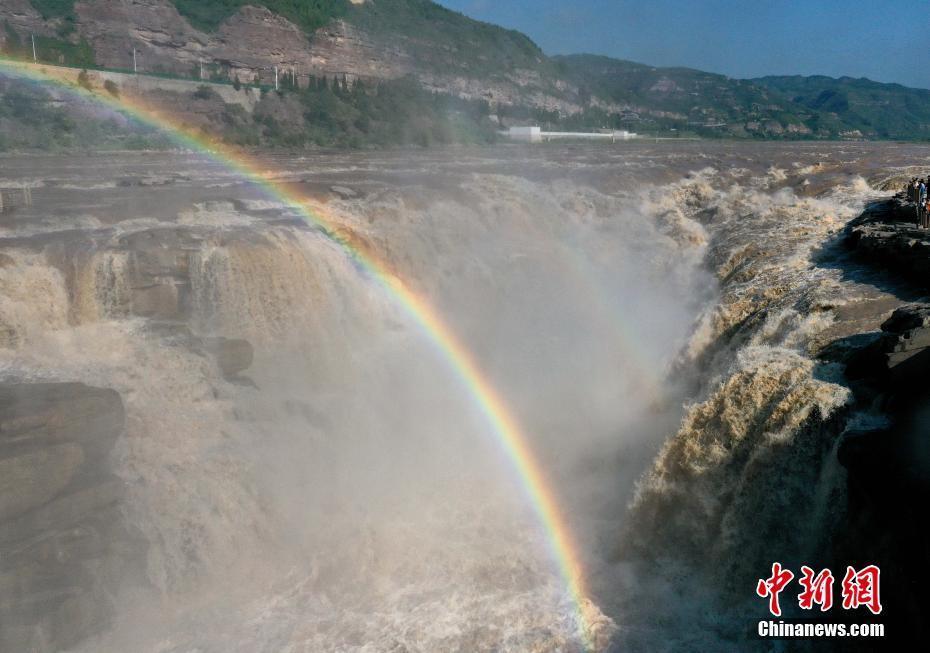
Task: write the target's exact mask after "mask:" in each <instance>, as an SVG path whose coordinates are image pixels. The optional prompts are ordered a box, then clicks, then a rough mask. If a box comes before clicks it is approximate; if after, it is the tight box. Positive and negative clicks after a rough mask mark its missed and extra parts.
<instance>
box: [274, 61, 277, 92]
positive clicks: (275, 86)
mask: <svg viewBox="0 0 930 653" xmlns="http://www.w3.org/2000/svg"><path fill="white" fill-rule="evenodd" d="M274 90H276V91H277V90H278V67H277V66H275V67H274Z"/></svg>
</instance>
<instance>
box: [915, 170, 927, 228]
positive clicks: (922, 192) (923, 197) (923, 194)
mask: <svg viewBox="0 0 930 653" xmlns="http://www.w3.org/2000/svg"><path fill="white" fill-rule="evenodd" d="M926 182H927V180H926V179H921V180H920V183H919V184H918V185H917V224H920V223H921V222H922V221H923V208H924V204H925V203H926V201H927V183H926Z"/></svg>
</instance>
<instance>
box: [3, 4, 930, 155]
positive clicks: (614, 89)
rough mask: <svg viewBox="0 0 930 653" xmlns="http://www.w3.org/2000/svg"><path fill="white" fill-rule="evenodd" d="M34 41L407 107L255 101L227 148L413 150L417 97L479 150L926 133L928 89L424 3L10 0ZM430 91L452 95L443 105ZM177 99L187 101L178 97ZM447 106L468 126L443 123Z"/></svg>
mask: <svg viewBox="0 0 930 653" xmlns="http://www.w3.org/2000/svg"><path fill="white" fill-rule="evenodd" d="M32 35H34V37H35V47H36V54H37V56H38V58H39V60H40V61H45V62H49V63H63V64H66V65H71V66H78V67H85V68H88V69H92V68H97V69H104V70H111V71H112V70H123V71H126V70H132V69H133V67H134V66H137V67H138V70H139V72H142V73H146V74H148V75H155V76H162V77H168V78H182V79H194V80H209V81H213V82H217V83H226V84H229V83H232V82H235V83H236V84H237V85H239V84H242V85H247V86H257V87H262V88H265V89H267V88H268V87H271V86H274V84H275V79H276V77H277V78H278V80H279V83H280V80H281V79H286V80H290V86H289V88H290V89H291V90H304V89H307V88H308V87H309V88H311V89H313V88H316V87H317V85H318V84H319V80H321V79H323V78H325V79H327V80H333V79H334V78H335V79H336V80H337V81H338V82H339V84H349V85H352V84H354V83H355V82H356V81H362V82H363V83H364V85H365V86H366V87H367V88H368V89H373V88H379V87H381V85H382V84H384V83H385V82H386V80H392V81H391V82H390V83H391V84H393V86H392V87H391V88H392V90H391V94H393V96H394V97H399V98H401V100H402V103H403V105H404V107H405V111H406V112H407V115H405V116H403V117H402V120H400V122H398V121H396V120H393V118H392V117H391V115H390V114H391V111H392V109H391V107H392V102H385V103H383V104H382V105H381V107H382V108H381V111H380V114H379V115H380V117H379V116H372V115H369V114H368V113H367V112H369V110H370V109H371V103H369V102H368V101H367V100H366V98H365V96H361V95H359V96H349V95H345V96H344V97H342V98H341V101H342V105H341V106H338V107H334V103H333V101H332V98H329V97H320V98H316V99H307V98H303V100H302V101H301V102H302V104H303V106H302V107H298V106H296V105H295V102H294V101H288V100H285V101H284V102H278V100H276V99H274V98H271V99H268V100H267V101H266V100H265V98H264V95H263V96H262V100H261V101H260V102H258V103H246V105H247V107H248V114H249V115H248V116H245V117H243V116H240V115H229V116H226V118H227V119H225V121H221V120H213V121H212V122H211V120H209V119H207V120H205V125H204V129H205V130H206V131H210V132H211V133H217V134H220V135H224V134H226V133H227V132H229V131H230V130H233V131H235V132H236V135H235V137H234V138H233V140H235V141H236V142H239V141H241V142H244V143H253V144H266V143H267V144H271V143H273V142H277V141H278V140H280V139H278V138H277V137H275V138H270V137H269V136H268V133H273V134H276V135H277V136H280V137H281V139H283V141H285V142H287V143H289V144H291V145H299V144H300V143H301V142H302V141H303V140H306V139H305V138H304V137H303V136H301V134H303V133H304V132H306V131H307V130H308V129H309V130H311V131H315V133H316V134H317V136H315V137H313V138H311V140H313V141H314V142H318V141H320V142H321V143H326V144H340V143H348V142H353V143H365V142H369V141H370V140H371V139H369V138H368V137H367V136H366V134H367V131H366V129H367V126H368V125H375V126H376V127H377V126H378V125H381V126H382V127H384V130H386V131H384V133H383V135H382V136H383V137H379V138H378V139H376V140H377V142H379V143H382V144H387V143H398V142H404V143H406V142H407V140H408V139H409V137H410V136H409V134H410V133H413V132H415V131H417V130H418V129H419V127H416V125H417V124H418V119H417V116H416V115H415V114H416V113H417V111H416V105H417V103H420V102H426V103H427V104H429V107H430V111H431V112H432V113H431V114H430V115H431V117H429V122H430V123H431V127H430V128H429V129H430V130H432V131H433V132H434V134H435V135H436V138H435V139H434V138H432V137H431V138H429V139H426V140H428V141H431V142H432V141H435V140H438V141H439V142H445V141H446V140H448V139H449V138H452V139H453V140H455V139H456V138H457V137H455V136H454V134H470V136H469V138H474V139H477V140H479V141H482V140H487V139H488V138H490V137H491V136H492V135H493V132H494V130H495V129H496V128H497V127H498V125H504V126H507V125H512V124H527V123H537V124H541V125H544V126H549V127H553V128H566V129H596V128H604V127H612V128H622V129H629V130H631V131H636V132H641V133H648V134H652V133H656V134H666V135H672V134H679V135H683V134H689V135H698V136H702V137H730V138H766V139H771V138H775V139H779V138H781V139H784V138H810V139H815V138H819V139H825V138H886V139H930V91H927V90H920V89H910V88H906V87H903V86H900V85H896V84H880V83H877V82H871V81H869V80H864V79H862V80H853V79H849V78H841V79H831V78H828V77H766V78H762V79H754V80H740V79H732V78H730V77H726V76H724V75H717V74H713V73H706V72H702V71H699V70H693V69H689V68H659V67H654V66H648V65H644V64H640V63H634V62H630V61H621V60H617V59H612V58H609V57H603V56H595V55H570V56H556V57H548V56H546V55H545V53H543V51H542V50H541V49H540V48H539V47H538V46H537V45H536V44H535V43H533V41H532V40H530V39H529V38H528V37H527V36H526V35H524V34H521V33H520V32H517V31H514V30H508V29H504V28H502V27H499V26H496V25H491V24H488V23H483V22H480V21H476V20H473V19H471V18H468V17H467V16H464V15H463V14H460V13H457V12H454V11H451V10H449V9H446V8H444V7H441V6H440V5H437V4H436V3H434V2H430V1H429V0H133V2H125V1H124V0H81V1H80V2H75V1H74V0H3V2H2V3H0V47H2V49H3V50H4V51H5V52H6V53H8V54H14V55H18V56H22V57H26V58H31V57H32V47H31V46H32V42H31V40H30V37H31V36H32ZM294 80H296V82H297V83H296V85H295V84H293V82H294ZM404 80H407V81H404ZM408 82H412V83H413V84H415V85H417V86H418V87H419V89H421V90H422V93H421V92H420V91H418V90H416V89H413V87H411V86H410V83H408ZM329 83H330V84H332V81H330V82H329ZM166 84H167V83H166ZM295 86H296V87H299V88H295ZM430 94H435V95H438V96H442V97H445V98H448V99H449V101H448V102H439V103H438V104H437V103H434V102H432V101H431V100H429V99H428V98H429V96H430ZM149 99H151V98H149ZM200 99H201V100H202V99H203V98H200ZM170 100H171V102H180V103H181V104H182V105H185V106H186V105H188V104H190V102H187V100H186V99H185V98H184V97H180V96H177V95H174V96H171V98H170ZM289 102H290V105H295V106H286V105H288V103H289ZM201 104H203V103H202V102H201ZM343 105H344V106H343ZM308 106H309V109H308ZM321 106H322V107H323V108H322V109H321V108H320V107H321ZM447 107H452V109H453V110H454V111H455V112H457V113H458V115H459V116H460V118H461V116H464V118H461V119H460V118H455V119H454V120H453V123H455V124H452V123H449V122H448V121H445V119H443V118H441V117H440V114H441V113H442V111H444V110H445V109H446V108H447ZM253 109H254V111H253ZM264 109H268V110H267V111H264ZM214 110H215V107H213V108H212V109H211V111H213V113H215V111H214ZM321 111H322V113H321ZM220 113H221V114H223V115H226V114H225V113H223V112H222V111H221V112H220ZM308 113H309V114H311V117H309V118H308V117H307V116H308ZM262 116H264V117H262ZM258 118H261V120H258ZM321 118H325V119H324V120H322V122H321V121H320V119H321ZM269 120H270V121H272V123H273V124H272V126H271V127H268V121H269ZM392 120H393V122H395V123H396V124H393V125H387V123H390V122H392ZM314 121H315V122H314ZM419 122H422V121H419ZM259 123H260V124H259ZM229 125H232V127H230V126H229ZM321 125H322V126H321ZM321 129H322V130H323V131H320V130H321ZM224 130H225V131H224ZM266 132H267V133H266ZM323 132H325V134H326V135H325V138H324V137H323V136H321V134H323ZM388 132H390V134H388ZM401 132H403V133H404V134H408V135H405V136H403V137H401V136H399V135H398V134H400V133H401ZM321 139H322V140H321Z"/></svg>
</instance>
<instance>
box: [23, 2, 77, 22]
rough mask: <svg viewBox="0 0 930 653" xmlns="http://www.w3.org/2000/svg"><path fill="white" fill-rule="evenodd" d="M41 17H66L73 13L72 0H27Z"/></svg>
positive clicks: (46, 18)
mask: <svg viewBox="0 0 930 653" xmlns="http://www.w3.org/2000/svg"><path fill="white" fill-rule="evenodd" d="M29 4H31V5H32V6H33V7H34V8H35V10H36V11H38V12H39V13H40V14H42V18H44V19H45V20H48V19H49V18H68V17H69V16H73V15H74V0H29Z"/></svg>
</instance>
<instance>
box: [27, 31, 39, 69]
mask: <svg viewBox="0 0 930 653" xmlns="http://www.w3.org/2000/svg"><path fill="white" fill-rule="evenodd" d="M29 36H30V37H31V38H32V62H33V63H38V62H39V58H38V57H37V56H36V35H35V34H30V35H29Z"/></svg>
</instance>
